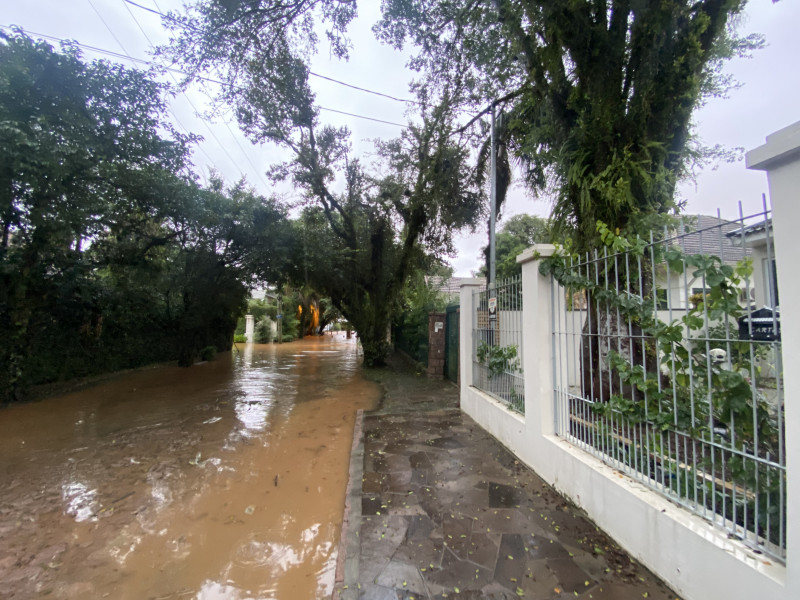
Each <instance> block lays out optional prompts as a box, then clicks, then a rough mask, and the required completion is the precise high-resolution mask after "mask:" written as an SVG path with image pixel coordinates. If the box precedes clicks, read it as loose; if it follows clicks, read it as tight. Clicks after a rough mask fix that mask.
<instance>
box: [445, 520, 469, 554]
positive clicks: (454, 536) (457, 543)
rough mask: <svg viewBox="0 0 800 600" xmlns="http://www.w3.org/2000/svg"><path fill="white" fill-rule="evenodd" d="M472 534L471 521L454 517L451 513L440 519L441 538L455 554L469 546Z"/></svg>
mask: <svg viewBox="0 0 800 600" xmlns="http://www.w3.org/2000/svg"><path fill="white" fill-rule="evenodd" d="M471 533H472V519H468V518H466V517H461V516H455V515H454V514H453V513H449V514H445V515H444V516H443V517H442V538H443V539H444V543H445V545H447V546H448V547H449V548H450V549H451V550H453V552H456V553H457V554H458V553H459V552H460V551H461V550H462V549H465V548H466V547H467V546H468V545H469V536H470V534H471Z"/></svg>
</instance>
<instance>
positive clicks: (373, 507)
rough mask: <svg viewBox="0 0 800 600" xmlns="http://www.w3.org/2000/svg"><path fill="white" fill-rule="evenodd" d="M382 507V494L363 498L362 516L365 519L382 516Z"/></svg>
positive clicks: (367, 495) (368, 495)
mask: <svg viewBox="0 0 800 600" xmlns="http://www.w3.org/2000/svg"><path fill="white" fill-rule="evenodd" d="M382 505H383V498H382V497H381V495H380V494H366V495H364V496H361V514H362V515H363V516H365V517H368V516H372V515H378V514H380V512H381V506H382Z"/></svg>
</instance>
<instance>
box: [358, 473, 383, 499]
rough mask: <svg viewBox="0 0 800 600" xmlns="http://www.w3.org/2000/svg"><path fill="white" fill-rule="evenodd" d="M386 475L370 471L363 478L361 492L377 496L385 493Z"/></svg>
mask: <svg viewBox="0 0 800 600" xmlns="http://www.w3.org/2000/svg"><path fill="white" fill-rule="evenodd" d="M384 479H385V475H381V474H380V473H376V472H375V471H369V472H366V473H364V476H363V477H362V478H361V490H362V491H363V492H364V493H366V494H376V493H380V492H381V491H383V487H384V486H383V482H384Z"/></svg>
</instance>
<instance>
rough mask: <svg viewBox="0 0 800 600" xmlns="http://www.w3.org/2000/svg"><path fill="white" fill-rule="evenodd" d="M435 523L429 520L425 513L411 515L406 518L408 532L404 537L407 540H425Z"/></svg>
mask: <svg viewBox="0 0 800 600" xmlns="http://www.w3.org/2000/svg"><path fill="white" fill-rule="evenodd" d="M435 528H436V525H435V524H434V523H433V521H431V518H430V517H429V516H427V515H424V516H419V517H411V518H410V519H409V520H408V533H407V534H406V538H407V539H408V540H415V541H418V540H426V539H428V538H429V537H430V535H431V533H432V532H433V530H434V529H435Z"/></svg>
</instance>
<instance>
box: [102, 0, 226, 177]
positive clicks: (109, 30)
mask: <svg viewBox="0 0 800 600" xmlns="http://www.w3.org/2000/svg"><path fill="white" fill-rule="evenodd" d="M87 1H88V2H89V4H90V5H91V7H92V9H94V12H95V13H96V14H97V16H98V17H99V18H100V21H102V23H103V25H105V27H106V29H107V30H108V32H109V33H110V34H111V37H113V38H114V39H115V40H116V41H117V44H119V47H120V48H122V51H123V52H124V54H123V55H121V56H123V57H129V58H131V59H132V60H135V59H133V57H131V56H130V53H129V52H128V50H127V48H125V45H124V44H123V43H122V41H120V39H119V38H118V37H117V36H116V34H115V33H114V31H113V30H112V29H111V27H110V26H109V24H108V23H107V22H106V20H105V19H104V18H103V15H102V14H100V11H99V10H97V7H96V6H95V5H94V3H93V2H92V0H87ZM145 37H146V35H145ZM142 62H145V64H147V63H146V61H142ZM167 110H169V113H170V114H171V115H172V118H173V119H174V120H175V122H176V123H177V124H178V127H180V128H181V129H183V131H184V133H186V135H190V133H189V130H188V129H187V128H186V126H185V125H184V124H183V123H182V122H181V120H180V119H179V118H178V115H177V114H175V111H174V110H172V107H171V106H169V105H168V106H167ZM197 149H198V150H200V152H202V153H203V154H204V155H205V157H206V159H207V160H208V162H209V163H210V164H212V165H213V164H214V159H212V158H211V156H209V154H208V153H207V152H206V151H205V149H204V148H203V147H202V146H200V145H199V144H198V146H197ZM204 178H205V175H204Z"/></svg>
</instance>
